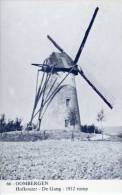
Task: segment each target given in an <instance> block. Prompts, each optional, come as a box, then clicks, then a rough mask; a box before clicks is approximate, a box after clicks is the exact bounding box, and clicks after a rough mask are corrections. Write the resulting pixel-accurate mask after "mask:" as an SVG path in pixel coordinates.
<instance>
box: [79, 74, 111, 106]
mask: <svg viewBox="0 0 122 195" xmlns="http://www.w3.org/2000/svg"><path fill="white" fill-rule="evenodd" d="M79 73H80V75H81V76H82V77H83V78H84V79H85V81H86V82H87V83H88V84H89V85H90V86H91V87H92V89H93V90H94V91H95V92H96V93H97V94H98V95H99V97H100V98H101V99H102V100H103V101H104V102H105V103H106V104H107V106H108V107H109V108H111V109H112V108H113V106H112V104H111V103H110V102H109V101H108V100H107V99H106V97H105V96H103V95H102V93H101V92H100V91H99V90H98V89H97V88H96V87H95V86H94V85H93V84H92V83H91V81H90V80H89V79H88V78H87V77H86V75H85V74H84V72H83V71H82V70H79Z"/></svg>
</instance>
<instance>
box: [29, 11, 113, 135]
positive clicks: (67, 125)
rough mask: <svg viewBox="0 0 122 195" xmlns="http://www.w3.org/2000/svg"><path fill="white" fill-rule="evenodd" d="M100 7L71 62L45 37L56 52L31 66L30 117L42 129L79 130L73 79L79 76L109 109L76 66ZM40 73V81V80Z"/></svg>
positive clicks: (69, 58)
mask: <svg viewBox="0 0 122 195" xmlns="http://www.w3.org/2000/svg"><path fill="white" fill-rule="evenodd" d="M98 10H99V8H98V7H97V8H96V9H95V11H94V14H93V16H92V19H91V21H90V24H89V26H88V28H87V30H86V32H85V35H84V38H83V40H82V43H81V45H80V47H79V49H78V52H77V54H76V57H75V59H74V60H73V59H72V58H71V57H70V56H69V55H68V54H67V53H66V52H65V51H64V50H63V49H62V48H61V47H60V46H59V45H58V44H57V43H56V42H55V41H54V40H53V39H52V38H51V37H50V36H49V35H47V38H48V39H49V40H50V41H51V42H52V43H53V45H54V46H55V47H56V48H57V49H58V50H59V52H53V53H52V54H51V55H50V56H49V57H48V58H46V59H45V60H44V62H43V63H42V64H32V65H34V66H37V67H38V70H37V82H36V95H35V101H34V106H33V111H32V115H31V120H30V124H32V122H33V120H37V121H38V128H39V129H40V127H41V128H42V129H69V130H70V129H72V128H74V129H75V130H78V131H79V130H80V128H81V122H80V114H79V107H78V100H77V91H76V84H75V76H77V75H78V74H79V75H80V76H81V77H82V78H83V79H84V80H85V81H86V82H87V83H88V85H90V86H91V88H92V89H93V90H94V91H95V92H96V93H97V94H98V96H99V97H100V98H101V99H102V100H103V101H104V103H106V104H107V106H108V107H109V108H111V109H112V105H111V103H110V102H109V101H108V100H107V99H106V97H105V96H103V95H102V93H101V92H100V91H99V90H98V89H97V88H96V87H95V85H94V84H92V83H91V81H90V80H89V79H88V78H87V76H86V75H85V74H84V72H83V70H82V69H81V68H80V67H79V66H78V65H77V64H78V60H79V58H80V55H81V53H82V50H83V48H84V45H85V43H86V40H87V37H88V35H89V32H90V30H91V27H92V25H93V22H94V20H95V18H96V15H97V12H98ZM40 73H41V78H40Z"/></svg>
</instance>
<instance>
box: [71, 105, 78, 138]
mask: <svg viewBox="0 0 122 195" xmlns="http://www.w3.org/2000/svg"><path fill="white" fill-rule="evenodd" d="M69 122H70V125H71V126H73V130H75V125H76V124H77V122H78V121H77V111H76V110H75V108H74V109H71V108H70V110H69ZM71 140H72V141H74V132H73V131H72V134H71Z"/></svg>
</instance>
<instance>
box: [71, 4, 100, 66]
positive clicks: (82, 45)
mask: <svg viewBox="0 0 122 195" xmlns="http://www.w3.org/2000/svg"><path fill="white" fill-rule="evenodd" d="M98 10H99V8H98V7H97V8H96V9H95V11H94V14H93V16H92V19H91V22H90V24H89V26H88V28H87V30H86V32H85V35H84V38H83V41H82V43H81V45H80V48H79V50H78V52H77V54H76V57H75V60H74V64H77V62H78V60H79V57H80V55H81V52H82V50H83V48H84V45H85V43H86V40H87V37H88V35H89V32H90V30H91V27H92V25H93V22H94V20H95V18H96V15H97V12H98Z"/></svg>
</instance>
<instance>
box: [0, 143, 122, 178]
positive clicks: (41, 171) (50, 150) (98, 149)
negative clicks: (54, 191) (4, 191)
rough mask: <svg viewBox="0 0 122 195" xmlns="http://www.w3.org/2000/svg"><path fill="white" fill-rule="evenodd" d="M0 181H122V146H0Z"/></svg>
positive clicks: (84, 144)
mask: <svg viewBox="0 0 122 195" xmlns="http://www.w3.org/2000/svg"><path fill="white" fill-rule="evenodd" d="M0 148H1V150H0V156H1V160H0V170H1V179H122V174H121V173H122V150H121V148H122V142H110V141H108V142H107V141H78V140H75V141H71V140H44V141H36V142H0Z"/></svg>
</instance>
